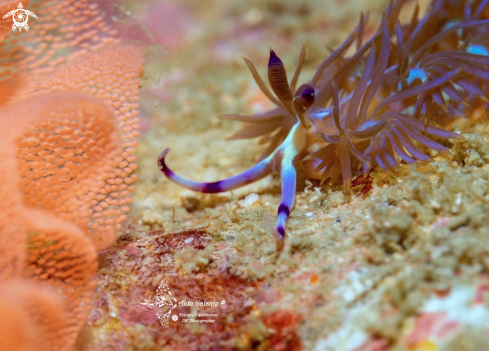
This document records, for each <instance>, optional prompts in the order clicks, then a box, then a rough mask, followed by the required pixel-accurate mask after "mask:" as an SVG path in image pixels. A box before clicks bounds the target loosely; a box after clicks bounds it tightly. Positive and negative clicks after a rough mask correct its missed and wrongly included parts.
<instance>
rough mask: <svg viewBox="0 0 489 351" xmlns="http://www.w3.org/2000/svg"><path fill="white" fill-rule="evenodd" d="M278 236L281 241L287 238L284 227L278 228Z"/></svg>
mask: <svg viewBox="0 0 489 351" xmlns="http://www.w3.org/2000/svg"><path fill="white" fill-rule="evenodd" d="M277 234H278V236H279V239H280V240H284V238H285V229H284V227H282V226H279V227H277Z"/></svg>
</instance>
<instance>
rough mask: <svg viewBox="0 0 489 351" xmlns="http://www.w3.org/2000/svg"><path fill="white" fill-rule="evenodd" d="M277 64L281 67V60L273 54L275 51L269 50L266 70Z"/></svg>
mask: <svg viewBox="0 0 489 351" xmlns="http://www.w3.org/2000/svg"><path fill="white" fill-rule="evenodd" d="M277 64H280V65H283V64H282V60H281V59H280V58H279V57H278V56H277V54H275V51H273V50H272V49H270V59H269V60H268V68H270V67H271V66H274V65H277Z"/></svg>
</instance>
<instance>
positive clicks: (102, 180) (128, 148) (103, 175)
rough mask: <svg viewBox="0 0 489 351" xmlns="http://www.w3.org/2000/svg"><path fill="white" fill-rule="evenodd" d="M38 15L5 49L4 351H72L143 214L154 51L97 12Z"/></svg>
mask: <svg viewBox="0 0 489 351" xmlns="http://www.w3.org/2000/svg"><path fill="white" fill-rule="evenodd" d="M11 5H12V4H11V2H9V1H3V2H2V1H0V11H4V9H5V11H7V7H8V6H11ZM15 6H17V4H16V3H15ZM24 6H25V7H26V4H25V2H24ZM30 10H31V11H33V12H34V13H36V14H37V15H38V16H39V19H38V20H36V21H37V22H33V25H32V26H31V31H29V32H28V33H24V32H23V33H20V34H19V33H12V34H10V35H8V36H7V37H6V38H5V39H4V40H3V41H2V42H0V55H1V57H2V61H1V62H0V96H1V98H0V107H2V106H3V108H2V109H1V110H0V168H1V169H2V172H1V173H0V201H1V203H2V212H1V213H0V248H1V249H0V315H2V317H3V321H2V323H0V349H1V350H11V349H16V350H37V349H38V350H46V349H50V350H51V349H52V350H70V349H72V348H73V345H74V343H75V340H76V337H77V335H78V332H79V330H80V328H81V327H82V326H83V324H84V321H85V319H86V316H87V313H88V307H89V305H90V304H89V303H90V301H91V298H92V295H93V287H94V278H93V277H94V274H95V272H96V269H97V261H96V257H97V254H96V251H97V250H100V249H101V248H104V247H107V246H108V245H110V244H111V243H112V242H113V240H114V238H115V235H116V233H117V231H118V230H119V229H120V228H121V223H122V222H123V221H124V220H125V219H126V218H127V212H128V211H129V205H130V203H131V202H132V198H131V197H130V193H131V192H132V191H133V190H134V185H133V182H134V181H135V180H136V178H137V175H136V169H137V165H136V163H135V161H136V160H135V156H134V147H135V146H136V145H137V140H136V138H137V137H138V135H139V111H138V108H139V104H138V100H139V91H138V87H139V74H140V71H141V68H142V64H143V59H142V51H143V48H144V47H143V46H142V45H137V44H125V43H121V42H119V41H118V40H117V39H116V38H115V33H116V32H115V31H114V28H113V27H114V26H113V23H109V22H108V21H107V20H106V19H105V18H104V13H103V12H102V11H101V10H100V9H99V7H98V5H97V4H95V3H92V2H90V1H86V0H78V1H71V0H65V1H59V0H54V1H44V2H36V3H35V4H33V5H32V8H30ZM29 24H30V23H29ZM4 27H5V26H4V22H0V39H1V38H2V35H5V34H6V33H8V31H9V30H10V29H11V25H10V26H9V28H8V29H9V30H5V28H4ZM68 91H71V92H68ZM73 91H75V92H73ZM34 295H35V296H34ZM14 320H15V321H16V322H15V323H13V322H12V321H14Z"/></svg>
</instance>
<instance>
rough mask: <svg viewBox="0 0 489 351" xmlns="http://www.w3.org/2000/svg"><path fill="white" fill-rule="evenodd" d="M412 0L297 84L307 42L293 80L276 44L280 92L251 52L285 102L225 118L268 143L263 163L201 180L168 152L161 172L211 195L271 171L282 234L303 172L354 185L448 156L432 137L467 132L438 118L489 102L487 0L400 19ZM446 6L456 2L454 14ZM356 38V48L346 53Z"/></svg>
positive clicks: (271, 68)
mask: <svg viewBox="0 0 489 351" xmlns="http://www.w3.org/2000/svg"><path fill="white" fill-rule="evenodd" d="M404 2H405V0H398V1H395V2H392V1H391V2H390V4H389V6H388V8H387V9H386V11H385V13H384V14H383V16H382V23H381V25H380V27H379V29H378V31H377V33H376V34H375V35H374V36H373V37H372V38H371V39H370V40H368V41H367V42H366V43H362V38H363V32H364V29H365V25H366V21H367V16H364V15H363V14H362V16H361V18H360V23H359V25H358V26H357V28H355V30H354V31H353V32H352V33H351V35H350V36H349V37H348V38H347V39H346V40H345V41H344V42H343V43H342V45H340V46H339V47H338V48H337V49H336V50H334V51H332V52H331V54H330V56H329V57H327V58H326V59H325V60H324V61H323V62H322V63H321V64H320V65H319V68H318V70H317V71H316V73H315V75H314V76H313V77H312V79H311V80H310V81H309V82H308V83H305V84H303V85H302V86H300V87H299V88H297V89H296V85H297V81H298V78H299V74H300V71H301V69H302V65H303V63H304V59H305V49H304V46H303V47H302V50H301V53H300V56H299V60H298V64H297V67H296V70H295V72H294V74H293V76H292V79H291V81H290V84H289V82H288V79H287V74H286V70H285V68H284V65H283V63H282V61H281V60H280V58H279V57H278V56H277V55H276V54H275V52H274V51H273V50H270V58H269V63H268V81H269V83H270V87H271V88H272V91H273V93H274V94H275V95H273V94H272V93H271V92H270V91H269V90H268V88H267V86H266V85H265V83H264V82H263V80H262V79H261V77H260V76H259V75H258V73H257V71H256V69H255V67H254V65H253V64H252V63H251V62H250V61H249V60H247V59H246V58H245V62H246V64H247V66H248V68H249V69H250V71H251V73H252V75H253V77H254V79H255V81H256V82H257V84H258V86H259V87H260V89H261V90H262V91H263V93H264V94H265V95H266V96H267V97H268V98H269V99H270V100H271V101H272V102H273V103H274V104H275V105H276V106H277V107H276V108H274V109H272V110H270V111H268V112H265V113H262V114H258V115H254V116H243V115H224V116H221V118H224V119H230V120H237V121H241V122H245V123H249V125H248V126H246V127H244V128H243V129H242V130H240V131H238V132H237V133H236V134H235V135H234V136H232V137H231V138H230V139H244V138H255V137H261V139H260V142H261V143H269V145H268V147H267V148H266V150H265V151H264V152H263V154H262V155H261V157H260V160H259V162H258V163H257V164H256V165H255V166H253V167H252V168H250V169H249V170H247V171H245V172H243V173H241V174H239V175H236V176H233V177H231V178H228V179H224V180H221V181H218V182H214V183H201V182H195V181H191V180H187V179H184V178H181V177H179V176H178V175H176V174H175V173H173V172H172V171H171V170H170V169H169V168H168V166H167V165H166V163H165V157H166V155H167V154H168V152H169V149H166V150H164V151H163V152H162V153H161V154H160V156H159V158H158V165H159V168H160V170H161V171H162V172H163V173H164V174H165V175H166V176H167V177H168V178H169V179H170V180H172V181H174V182H175V183H177V184H179V185H181V186H183V187H185V188H188V189H191V190H194V191H198V192H203V193H218V192H224V191H229V190H233V189H236V188H238V187H240V186H243V185H246V184H249V183H252V182H254V181H256V180H259V179H261V178H263V177H265V176H267V175H268V174H270V173H272V172H274V173H278V174H280V175H281V179H282V181H281V182H282V196H281V201H280V205H279V207H278V213H277V219H276V225H275V228H274V232H275V234H277V235H278V236H279V237H280V238H281V239H283V238H284V237H285V228H286V224H287V220H288V218H289V214H290V211H291V210H292V208H293V205H294V198H295V192H296V178H297V170H298V169H301V170H302V172H303V173H304V174H305V175H306V176H307V177H309V178H311V179H317V180H320V181H321V184H323V183H324V182H325V181H326V180H327V179H335V178H336V177H337V176H340V175H341V178H342V180H343V187H344V189H345V190H347V189H349V188H350V187H351V183H352V177H353V176H354V175H362V176H363V177H365V176H366V175H368V174H369V173H370V171H371V170H372V169H373V168H374V167H376V166H378V167H380V168H381V169H382V170H383V171H385V172H388V173H390V174H392V175H394V176H395V175H397V167H398V165H399V163H400V161H401V160H402V161H404V162H406V163H408V164H412V163H416V162H427V161H430V160H431V157H430V156H428V155H426V154H425V153H424V152H422V151H421V150H420V147H421V149H423V148H427V149H433V150H436V151H437V152H440V153H445V154H450V151H449V150H448V149H447V148H446V147H444V146H443V145H441V144H439V143H438V142H436V141H434V140H433V139H432V138H433V137H437V138H445V139H459V138H461V136H460V135H459V134H457V133H453V132H449V131H447V130H444V129H442V128H439V127H436V126H434V125H433V124H431V121H432V120H435V121H437V122H438V121H440V122H441V121H443V120H445V121H446V120H447V119H449V118H450V117H453V116H459V115H463V114H465V115H467V114H469V113H471V112H472V111H473V110H474V109H475V108H478V107H484V108H486V107H487V103H489V99H488V98H487V91H488V83H487V82H488V81H489V70H488V67H489V57H488V49H487V40H488V39H487V38H488V35H487V30H486V28H487V25H489V20H488V19H485V18H482V17H483V16H484V14H485V13H488V12H487V11H485V9H486V8H489V2H488V1H477V0H476V1H472V2H471V1H461V2H460V4H453V2H450V1H447V0H434V1H433V2H432V3H431V5H430V7H429V9H428V12H427V14H426V15H425V16H424V17H423V18H422V19H421V20H418V18H417V17H418V9H417V8H416V10H415V13H414V15H413V18H412V20H411V21H410V23H407V24H405V25H401V24H400V22H399V20H398V19H397V18H398V16H399V12H400V11H401V8H402V5H403V3H404ZM447 3H448V5H450V6H453V8H450V9H449V10H446V9H445V6H444V5H447ZM394 35H395V37H396V40H395V41H394V40H393V36H394ZM354 42H356V46H357V51H356V53H355V54H354V55H352V56H351V57H348V58H346V57H344V55H345V52H346V50H347V49H348V48H349V47H350V46H351V45H352V43H354ZM367 52H368V56H367V57H365V56H366V54H367ZM362 68H363V72H362V73H361V74H359V71H360V70H361V69H362ZM355 77H359V78H358V80H357V81H356V85H355V86H352V84H351V79H352V78H355Z"/></svg>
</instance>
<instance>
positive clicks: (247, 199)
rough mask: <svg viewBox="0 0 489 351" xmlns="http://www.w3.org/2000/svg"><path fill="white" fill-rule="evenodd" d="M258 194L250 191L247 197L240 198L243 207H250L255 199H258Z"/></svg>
mask: <svg viewBox="0 0 489 351" xmlns="http://www.w3.org/2000/svg"><path fill="white" fill-rule="evenodd" d="M258 198H259V196H258V195H257V194H255V193H251V194H249V195H248V196H247V197H245V199H244V200H242V201H241V202H240V204H241V206H243V207H250V206H251V205H253V204H254V203H255V202H256V200H258Z"/></svg>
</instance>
